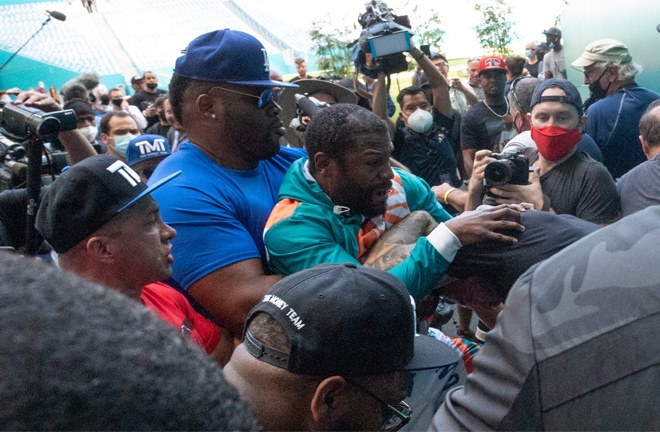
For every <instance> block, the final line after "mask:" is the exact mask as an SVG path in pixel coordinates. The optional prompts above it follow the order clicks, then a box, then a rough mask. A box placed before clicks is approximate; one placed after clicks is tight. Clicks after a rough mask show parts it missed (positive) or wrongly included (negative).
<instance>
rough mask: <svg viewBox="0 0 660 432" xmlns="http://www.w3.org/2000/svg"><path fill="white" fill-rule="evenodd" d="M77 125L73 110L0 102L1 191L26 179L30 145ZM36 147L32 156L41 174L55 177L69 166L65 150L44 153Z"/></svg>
mask: <svg viewBox="0 0 660 432" xmlns="http://www.w3.org/2000/svg"><path fill="white" fill-rule="evenodd" d="M76 127H77V121H76V115H75V113H74V112H73V110H63V111H55V112H51V113H45V112H43V111H40V110H38V109H34V108H29V107H26V106H24V105H13V104H4V103H2V102H0V134H2V135H3V136H4V137H6V138H4V139H2V140H0V190H4V189H13V188H16V187H21V186H23V185H24V184H25V182H26V180H27V172H28V168H27V167H28V163H29V162H30V161H29V158H30V155H31V152H30V151H29V150H30V147H31V146H39V145H41V144H43V143H45V142H50V141H53V140H54V139H56V138H57V134H58V133H59V132H61V131H67V130H73V129H76ZM41 148H42V147H39V149H38V153H35V156H36V157H37V158H38V159H41V160H39V161H37V163H38V164H39V165H40V166H41V175H46V176H48V175H50V177H51V178H52V177H54V176H55V175H57V174H59V173H60V172H61V171H62V168H64V167H65V166H66V165H68V161H67V154H66V152H61V151H55V152H47V153H46V154H45V155H42V151H41Z"/></svg>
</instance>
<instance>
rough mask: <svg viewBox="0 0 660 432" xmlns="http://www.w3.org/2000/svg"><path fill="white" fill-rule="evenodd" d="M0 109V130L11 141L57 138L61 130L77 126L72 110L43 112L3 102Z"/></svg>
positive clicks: (45, 140) (46, 140)
mask: <svg viewBox="0 0 660 432" xmlns="http://www.w3.org/2000/svg"><path fill="white" fill-rule="evenodd" d="M1 108H2V109H1V110H0V132H1V133H2V134H3V135H4V136H6V137H7V138H9V139H11V140H12V141H25V140H27V139H29V138H33V137H38V138H39V139H41V140H42V141H44V142H48V141H51V140H53V139H55V138H57V134H58V133H60V132H62V131H69V130H73V129H76V128H77V127H78V122H77V120H76V114H75V113H74V112H73V110H62V111H55V112H50V113H45V112H43V111H40V110H38V109H35V108H30V107H26V106H25V105H13V104H5V105H4V106H2V107H1Z"/></svg>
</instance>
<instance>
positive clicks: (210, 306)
mask: <svg viewBox="0 0 660 432" xmlns="http://www.w3.org/2000/svg"><path fill="white" fill-rule="evenodd" d="M281 278H282V277H281V276H274V275H273V276H269V275H265V274H264V271H263V268H262V265H261V260H260V259H258V258H253V259H247V260H244V261H239V262H236V263H234V264H230V265H228V266H225V267H222V268H220V269H218V270H216V271H214V272H212V273H209V274H208V275H206V276H204V277H202V278H201V279H199V280H197V281H195V282H193V283H192V284H191V285H190V287H188V293H189V294H190V295H191V296H192V297H193V298H194V299H195V300H196V301H197V302H199V304H201V305H202V306H203V307H204V308H205V309H206V310H207V311H209V312H210V313H211V314H212V315H213V317H214V318H215V320H216V321H217V322H218V324H219V325H220V326H221V327H224V328H226V329H227V330H229V332H231V335H232V336H233V337H237V338H240V337H241V336H242V334H243V325H244V324H245V318H246V317H247V314H248V312H250V309H252V308H253V307H254V306H255V305H256V304H257V303H258V302H259V301H260V300H261V299H262V298H263V296H264V294H266V291H268V290H269V289H270V287H271V286H273V285H274V284H275V283H276V282H277V281H278V280H280V279H281ZM224 336H225V335H223V337H224Z"/></svg>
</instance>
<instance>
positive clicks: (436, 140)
mask: <svg viewBox="0 0 660 432" xmlns="http://www.w3.org/2000/svg"><path fill="white" fill-rule="evenodd" d="M408 53H409V54H410V55H411V56H412V57H413V58H414V59H415V61H416V62H417V63H418V64H419V66H420V67H421V68H422V70H423V71H424V73H425V74H426V77H427V78H428V80H429V84H430V86H431V91H432V92H433V102H431V101H430V100H429V99H428V97H427V95H426V93H425V92H424V90H422V89H421V88H420V87H414V86H411V87H406V88H404V89H403V90H401V92H400V93H399V95H398V96H397V102H398V103H399V106H400V107H401V112H400V113H399V119H400V120H401V122H403V126H397V125H396V124H395V123H394V122H393V121H392V119H390V118H389V116H388V115H387V104H386V94H387V90H386V85H385V79H386V74H385V72H384V71H382V70H381V71H380V72H379V74H378V82H377V83H376V87H375V89H374V98H373V112H374V114H376V115H377V116H378V117H380V118H381V119H383V120H385V121H386V122H387V124H388V126H389V130H390V136H392V143H393V144H394V151H393V152H392V157H393V158H394V159H396V160H397V161H399V162H401V163H402V164H404V165H405V166H407V167H408V168H409V169H410V171H411V172H412V173H413V174H415V175H417V176H419V177H421V178H422V179H424V180H425V181H426V182H427V183H428V184H429V185H431V186H435V185H445V186H446V187H447V190H451V191H453V190H455V188H457V187H459V186H460V185H461V181H460V179H459V178H458V175H457V165H456V156H455V154H454V150H453V146H452V144H451V139H450V133H451V128H452V126H453V123H454V115H453V111H452V106H451V100H450V97H449V87H448V85H447V80H446V79H445V78H444V77H443V76H442V74H441V73H440V71H439V70H438V69H437V68H436V67H435V65H434V64H433V62H432V61H431V60H430V59H429V58H428V57H427V56H425V55H424V53H422V51H420V50H419V49H418V48H416V47H413V48H412V49H410V50H408ZM450 193H451V192H450ZM440 201H441V203H442V204H444V205H446V207H445V210H448V211H450V212H452V213H455V211H454V209H453V208H452V207H450V206H449V202H448V201H447V200H440Z"/></svg>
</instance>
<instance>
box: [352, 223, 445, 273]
mask: <svg viewBox="0 0 660 432" xmlns="http://www.w3.org/2000/svg"><path fill="white" fill-rule="evenodd" d="M436 226H438V223H437V222H436V221H434V220H433V218H432V217H431V215H429V214H428V213H427V212H425V211H415V212H412V213H410V214H409V215H408V216H406V217H405V218H404V219H403V220H402V221H401V222H399V223H398V224H396V225H394V226H393V227H391V228H390V229H388V230H387V231H385V234H383V236H382V237H381V238H380V240H378V242H377V243H376V245H375V246H374V247H373V248H372V249H371V251H370V252H369V254H368V255H367V259H366V260H365V262H364V265H365V266H367V267H374V268H377V269H380V270H384V271H387V270H389V269H391V268H392V267H394V266H395V265H397V264H399V263H400V262H401V261H403V260H404V259H406V258H407V257H408V256H409V255H410V251H411V250H412V249H413V248H414V247H415V243H417V239H419V238H420V237H421V236H425V235H428V234H429V233H430V232H431V231H433V228H435V227H436Z"/></svg>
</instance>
